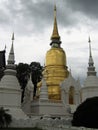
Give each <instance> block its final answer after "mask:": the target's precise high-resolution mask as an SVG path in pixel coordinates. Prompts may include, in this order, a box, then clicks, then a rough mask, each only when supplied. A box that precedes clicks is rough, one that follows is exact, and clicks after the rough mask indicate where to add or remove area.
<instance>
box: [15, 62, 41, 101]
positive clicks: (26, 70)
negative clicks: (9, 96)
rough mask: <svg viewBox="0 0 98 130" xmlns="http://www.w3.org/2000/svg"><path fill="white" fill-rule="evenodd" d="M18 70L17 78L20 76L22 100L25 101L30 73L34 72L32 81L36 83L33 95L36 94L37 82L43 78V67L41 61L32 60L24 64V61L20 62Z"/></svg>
mask: <svg viewBox="0 0 98 130" xmlns="http://www.w3.org/2000/svg"><path fill="white" fill-rule="evenodd" d="M16 70H17V78H18V81H19V83H20V86H21V89H22V97H21V102H23V98H24V92H25V87H26V85H27V82H28V79H29V75H30V73H31V74H32V82H33V84H34V94H33V95H34V96H35V95H36V88H37V83H38V82H39V81H40V80H41V78H42V70H43V67H42V66H41V65H40V63H39V62H31V64H30V65H28V64H24V63H19V64H18V65H17V67H16Z"/></svg>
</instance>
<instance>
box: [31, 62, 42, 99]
mask: <svg viewBox="0 0 98 130" xmlns="http://www.w3.org/2000/svg"><path fill="white" fill-rule="evenodd" d="M30 68H31V73H32V82H33V84H34V94H33V95H34V97H35V96H36V88H37V83H38V82H40V81H41V79H42V71H43V67H42V66H41V65H40V63H39V62H31V64H30Z"/></svg>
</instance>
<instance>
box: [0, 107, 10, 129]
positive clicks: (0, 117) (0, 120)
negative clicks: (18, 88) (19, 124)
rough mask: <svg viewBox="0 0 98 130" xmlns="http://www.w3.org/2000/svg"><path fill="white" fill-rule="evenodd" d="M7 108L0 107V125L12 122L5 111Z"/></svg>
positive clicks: (7, 124)
mask: <svg viewBox="0 0 98 130" xmlns="http://www.w3.org/2000/svg"><path fill="white" fill-rule="evenodd" d="M7 111H8V110H7V109H4V108H3V107H1V108H0V127H1V128H3V127H8V126H9V125H10V123H11V122H12V117H11V115H10V114H8V113H7Z"/></svg>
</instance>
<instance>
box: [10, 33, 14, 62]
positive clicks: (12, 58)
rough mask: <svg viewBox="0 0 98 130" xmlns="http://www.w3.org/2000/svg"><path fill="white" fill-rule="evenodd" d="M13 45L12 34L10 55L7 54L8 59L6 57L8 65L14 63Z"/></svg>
mask: <svg viewBox="0 0 98 130" xmlns="http://www.w3.org/2000/svg"><path fill="white" fill-rule="evenodd" d="M13 43H14V33H13V34H12V45H11V49H10V53H9V57H8V64H14V63H15V57H14V47H13Z"/></svg>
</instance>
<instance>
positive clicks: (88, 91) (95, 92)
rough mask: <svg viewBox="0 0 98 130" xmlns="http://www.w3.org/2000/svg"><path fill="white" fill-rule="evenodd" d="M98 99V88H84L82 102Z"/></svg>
mask: <svg viewBox="0 0 98 130" xmlns="http://www.w3.org/2000/svg"><path fill="white" fill-rule="evenodd" d="M96 96H97V97H98V87H92V88H90V87H85V88H82V102H83V101H84V100H86V99H87V98H91V97H96Z"/></svg>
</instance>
